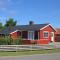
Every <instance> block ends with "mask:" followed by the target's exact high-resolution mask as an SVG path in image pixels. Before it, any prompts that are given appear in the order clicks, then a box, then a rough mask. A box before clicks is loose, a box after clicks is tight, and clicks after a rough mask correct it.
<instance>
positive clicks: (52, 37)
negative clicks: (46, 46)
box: [51, 32, 54, 42]
mask: <svg viewBox="0 0 60 60" xmlns="http://www.w3.org/2000/svg"><path fill="white" fill-rule="evenodd" d="M51 41H52V42H54V32H51Z"/></svg>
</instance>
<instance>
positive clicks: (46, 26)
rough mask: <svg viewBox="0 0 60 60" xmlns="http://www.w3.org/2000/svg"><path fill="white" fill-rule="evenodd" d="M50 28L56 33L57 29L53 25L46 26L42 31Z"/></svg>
mask: <svg viewBox="0 0 60 60" xmlns="http://www.w3.org/2000/svg"><path fill="white" fill-rule="evenodd" d="M48 27H50V28H51V29H52V30H53V31H55V32H56V29H55V28H54V27H53V26H52V25H51V24H48V25H46V26H44V27H43V28H41V29H40V30H44V29H46V28H48Z"/></svg>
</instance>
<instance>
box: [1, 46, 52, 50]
mask: <svg viewBox="0 0 60 60" xmlns="http://www.w3.org/2000/svg"><path fill="white" fill-rule="evenodd" d="M41 49H53V47H52V46H51V45H0V51H25V50H41Z"/></svg>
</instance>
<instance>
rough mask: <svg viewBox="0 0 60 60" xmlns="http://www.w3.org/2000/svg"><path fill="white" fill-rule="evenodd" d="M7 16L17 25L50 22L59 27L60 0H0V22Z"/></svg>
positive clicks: (4, 20) (5, 19) (3, 21)
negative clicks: (31, 22)
mask: <svg viewBox="0 0 60 60" xmlns="http://www.w3.org/2000/svg"><path fill="white" fill-rule="evenodd" d="M9 18H13V19H14V20H16V21H17V25H23V24H24V25H26V24H29V21H34V23H35V24H43V23H50V24H52V25H53V26H54V27H56V28H60V0H0V23H3V24H5V23H6V21H7V20H8V19H9Z"/></svg>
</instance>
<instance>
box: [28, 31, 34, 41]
mask: <svg viewBox="0 0 60 60" xmlns="http://www.w3.org/2000/svg"><path fill="white" fill-rule="evenodd" d="M29 33H33V39H30V38H29ZM28 40H34V31H28Z"/></svg>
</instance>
